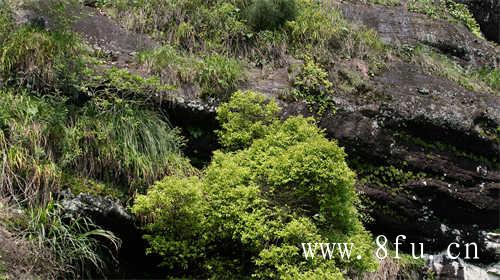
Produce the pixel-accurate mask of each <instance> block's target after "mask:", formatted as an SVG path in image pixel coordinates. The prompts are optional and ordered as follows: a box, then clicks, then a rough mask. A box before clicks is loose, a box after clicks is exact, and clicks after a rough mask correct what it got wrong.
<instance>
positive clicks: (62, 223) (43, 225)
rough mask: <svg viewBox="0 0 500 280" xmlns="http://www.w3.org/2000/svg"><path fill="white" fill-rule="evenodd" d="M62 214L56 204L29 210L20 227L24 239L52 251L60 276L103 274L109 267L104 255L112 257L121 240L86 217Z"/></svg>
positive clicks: (73, 276)
mask: <svg viewBox="0 0 500 280" xmlns="http://www.w3.org/2000/svg"><path fill="white" fill-rule="evenodd" d="M61 211H62V209H61V207H60V206H59V205H58V204H53V203H50V204H48V205H47V207H43V208H32V209H30V210H29V212H28V214H27V216H26V217H25V218H24V219H25V221H24V222H23V223H21V224H20V226H21V228H19V231H20V232H22V235H23V238H25V239H27V240H30V241H31V242H32V243H33V244H34V245H36V246H37V248H38V249H40V250H49V251H50V253H51V254H53V255H54V256H55V258H56V261H57V264H58V265H59V268H58V269H59V271H60V273H61V274H62V275H61V276H63V275H65V276H66V277H71V278H79V277H83V276H84V275H85V273H89V271H92V270H95V271H96V272H98V273H102V272H103V269H104V268H105V266H106V262H105V260H104V255H103V253H106V254H111V257H113V256H112V254H113V253H112V250H117V249H118V248H119V247H120V245H121V244H120V243H121V241H120V239H119V238H117V237H116V236H115V235H114V234H113V233H112V232H109V231H105V230H102V229H100V228H99V227H98V226H96V225H94V224H93V223H92V222H91V221H90V220H88V219H87V218H83V217H71V216H63V215H62V212H61ZM98 239H100V240H106V241H107V242H109V244H110V245H111V248H107V247H104V246H103V245H102V243H100V242H99V241H98ZM100 251H101V254H99V252H100ZM40 257H42V256H40Z"/></svg>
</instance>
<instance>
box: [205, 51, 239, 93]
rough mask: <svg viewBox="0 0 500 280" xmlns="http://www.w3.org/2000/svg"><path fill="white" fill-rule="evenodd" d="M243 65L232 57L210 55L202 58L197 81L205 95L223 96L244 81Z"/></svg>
mask: <svg viewBox="0 0 500 280" xmlns="http://www.w3.org/2000/svg"><path fill="white" fill-rule="evenodd" d="M244 79H245V77H244V74H243V66H242V65H241V63H240V62H239V61H238V60H236V59H232V58H228V57H224V56H221V55H210V56H207V57H205V58H204V59H203V64H202V66H201V70H200V73H199V75H198V83H199V84H200V87H201V90H202V94H204V95H205V96H212V97H213V96H218V97H225V96H227V95H228V94H231V93H233V91H235V90H236V87H237V86H238V85H239V84H241V83H242V82H243V81H244Z"/></svg>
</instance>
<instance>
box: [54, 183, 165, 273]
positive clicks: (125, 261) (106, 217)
mask: <svg viewBox="0 0 500 280" xmlns="http://www.w3.org/2000/svg"><path fill="white" fill-rule="evenodd" d="M60 196H61V205H62V207H63V211H64V212H65V213H66V214H69V215H75V216H79V217H81V216H83V217H87V218H90V219H91V220H92V221H93V222H94V223H95V224H96V225H98V226H100V227H102V228H103V229H105V230H109V231H111V232H113V233H114V234H115V235H116V236H117V237H119V238H120V239H121V241H122V242H121V244H122V246H121V248H120V250H119V252H118V256H117V259H118V264H119V267H117V268H116V269H115V270H114V271H115V272H114V274H112V275H107V276H108V277H110V278H113V279H121V278H127V279H129V278H130V279H132V278H136V277H146V276H147V277H153V278H158V277H162V272H161V271H160V270H159V269H158V266H157V264H158V263H159V259H157V258H155V257H151V256H148V255H146V254H145V248H146V247H147V244H146V242H145V241H144V239H142V235H143V232H142V231H141V229H140V228H139V227H137V223H136V221H135V219H134V217H133V216H132V215H131V214H130V213H129V212H128V211H127V210H126V209H125V207H124V206H123V205H122V204H121V203H120V202H118V201H115V200H114V199H111V198H109V197H97V196H93V195H90V194H86V193H80V194H78V195H77V196H74V195H73V194H71V193H70V192H69V191H64V192H62V193H61V194H60ZM145 272H146V273H147V274H146V275H145V274H144V273H145Z"/></svg>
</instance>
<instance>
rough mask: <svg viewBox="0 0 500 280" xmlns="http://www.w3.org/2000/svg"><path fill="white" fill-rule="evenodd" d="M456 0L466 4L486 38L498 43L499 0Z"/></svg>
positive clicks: (499, 37)
mask: <svg viewBox="0 0 500 280" xmlns="http://www.w3.org/2000/svg"><path fill="white" fill-rule="evenodd" d="M457 2H460V3H463V4H465V5H467V7H468V8H469V10H470V11H471V12H472V14H473V15H474V18H475V19H476V21H477V23H478V24H479V26H480V27H481V31H482V32H483V34H484V36H486V38H488V39H489V40H491V41H494V42H497V43H500V1H498V0H458V1H457Z"/></svg>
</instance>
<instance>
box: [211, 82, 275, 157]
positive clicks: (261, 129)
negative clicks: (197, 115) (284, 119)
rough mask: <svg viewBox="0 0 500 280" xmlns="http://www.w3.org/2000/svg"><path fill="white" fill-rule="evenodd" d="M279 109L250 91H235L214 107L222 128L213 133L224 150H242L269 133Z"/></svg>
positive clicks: (273, 103)
mask: <svg viewBox="0 0 500 280" xmlns="http://www.w3.org/2000/svg"><path fill="white" fill-rule="evenodd" d="M278 111H279V107H278V105H277V104H276V102H274V101H273V100H270V101H266V99H265V97H264V96H263V95H262V94H260V93H257V92H253V91H238V92H236V93H234V95H233V96H232V97H231V100H230V102H228V103H224V104H222V105H220V106H219V107H218V108H217V120H218V121H219V122H220V123H221V124H222V129H221V130H220V131H218V132H217V134H218V136H219V139H220V143H221V144H222V146H223V147H224V149H227V150H230V151H234V150H238V149H242V148H246V147H248V146H249V145H251V144H252V142H253V140H255V139H259V138H262V137H264V136H265V135H266V134H268V133H269V129H268V126H269V125H270V124H271V123H272V122H274V121H275V120H277V119H278Z"/></svg>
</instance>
